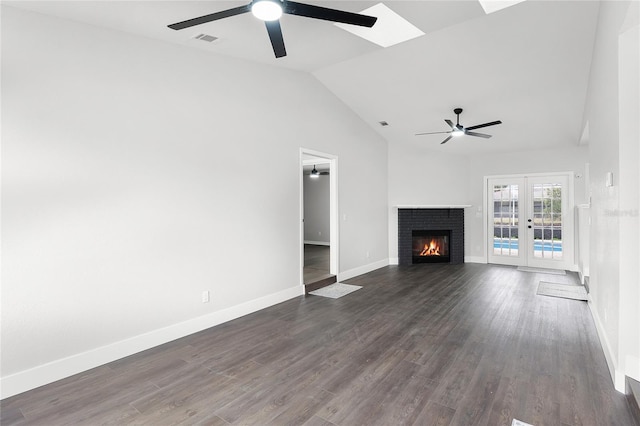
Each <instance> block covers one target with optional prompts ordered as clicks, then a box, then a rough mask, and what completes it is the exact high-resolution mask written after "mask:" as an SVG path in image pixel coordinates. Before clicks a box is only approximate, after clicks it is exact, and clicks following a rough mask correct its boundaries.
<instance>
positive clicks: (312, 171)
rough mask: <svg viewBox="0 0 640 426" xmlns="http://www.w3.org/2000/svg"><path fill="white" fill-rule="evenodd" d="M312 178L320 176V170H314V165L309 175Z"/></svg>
mask: <svg viewBox="0 0 640 426" xmlns="http://www.w3.org/2000/svg"><path fill="white" fill-rule="evenodd" d="M310 176H311V177H312V178H318V177H320V172H319V171H318V170H316V166H315V165H314V166H313V170H311V175H310Z"/></svg>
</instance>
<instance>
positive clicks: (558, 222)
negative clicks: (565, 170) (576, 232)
mask: <svg viewBox="0 0 640 426" xmlns="http://www.w3.org/2000/svg"><path fill="white" fill-rule="evenodd" d="M533 211H534V215H533V257H534V258H537V259H547V260H561V259H562V256H563V250H562V185H561V184H556V183H543V184H533Z"/></svg>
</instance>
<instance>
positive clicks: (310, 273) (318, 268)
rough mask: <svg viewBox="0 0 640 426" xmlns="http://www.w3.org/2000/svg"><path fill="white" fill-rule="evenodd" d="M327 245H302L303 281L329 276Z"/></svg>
mask: <svg viewBox="0 0 640 426" xmlns="http://www.w3.org/2000/svg"><path fill="white" fill-rule="evenodd" d="M329 252H330V251H329V246H320V245H315V244H305V245H304V270H303V282H304V283H305V284H309V283H312V282H315V281H319V280H322V279H323V278H327V277H328V276H330V274H329V271H330V267H329Z"/></svg>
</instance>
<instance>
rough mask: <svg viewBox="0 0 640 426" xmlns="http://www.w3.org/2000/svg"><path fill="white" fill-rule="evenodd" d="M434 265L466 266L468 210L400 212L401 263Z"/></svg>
mask: <svg viewBox="0 0 640 426" xmlns="http://www.w3.org/2000/svg"><path fill="white" fill-rule="evenodd" d="M436 252H437V253H436ZM445 252H446V255H445V254H444V253H445ZM430 253H432V254H433V255H430ZM434 262H438V263H441V262H445V263H464V209H463V208H406V209H405V208H398V263H399V264H400V265H411V264H414V263H434Z"/></svg>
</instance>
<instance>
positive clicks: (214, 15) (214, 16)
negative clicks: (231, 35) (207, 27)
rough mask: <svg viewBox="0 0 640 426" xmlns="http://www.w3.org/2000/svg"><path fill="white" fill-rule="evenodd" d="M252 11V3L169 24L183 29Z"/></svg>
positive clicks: (174, 27)
mask: <svg viewBox="0 0 640 426" xmlns="http://www.w3.org/2000/svg"><path fill="white" fill-rule="evenodd" d="M249 11H251V4H247V5H245V6H240V7H234V8H233V9H227V10H223V11H221V12H216V13H212V14H210V15H204V16H200V17H198V18H193V19H187V20H186V21H182V22H176V23H175V24H171V25H167V26H168V27H169V28H171V29H172V30H183V29H185V28H189V27H193V26H196V25H200V24H206V23H207V22H211V21H217V20H218V19H222V18H228V17H230V16H235V15H240V14H242V13H247V12H249Z"/></svg>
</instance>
